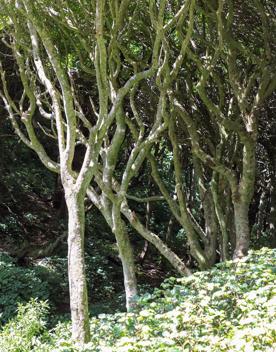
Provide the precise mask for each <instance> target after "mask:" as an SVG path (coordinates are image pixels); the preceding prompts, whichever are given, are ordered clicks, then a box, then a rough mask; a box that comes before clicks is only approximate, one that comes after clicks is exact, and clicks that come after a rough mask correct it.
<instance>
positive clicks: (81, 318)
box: [66, 193, 90, 343]
mask: <svg viewBox="0 0 276 352" xmlns="http://www.w3.org/2000/svg"><path fill="white" fill-rule="evenodd" d="M66 204H67V207H68V277H69V291H70V308H71V319H72V337H73V340H74V341H77V342H80V343H86V342H89V340H90V329H89V313H88V297H87V286H86V278H85V264H84V223H85V212H84V202H83V199H82V197H81V196H80V195H78V194H74V193H71V194H69V195H68V194H66Z"/></svg>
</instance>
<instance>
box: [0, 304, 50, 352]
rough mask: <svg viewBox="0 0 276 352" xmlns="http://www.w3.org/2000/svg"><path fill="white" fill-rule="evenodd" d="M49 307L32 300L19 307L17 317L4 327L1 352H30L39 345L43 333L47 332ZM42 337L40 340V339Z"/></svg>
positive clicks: (0, 339) (0, 337)
mask: <svg viewBox="0 0 276 352" xmlns="http://www.w3.org/2000/svg"><path fill="white" fill-rule="evenodd" d="M47 312H48V305H47V303H46V302H43V301H40V302H39V301H37V300H35V299H31V300H30V302H29V303H27V304H26V305H21V304H20V305H19V307H18V313H17V317H16V319H14V320H11V321H10V322H9V323H7V324H6V325H5V326H4V329H3V330H2V331H1V333H0V351H1V352H2V351H3V352H4V351H5V352H30V351H32V348H33V347H34V346H36V348H37V346H38V345H39V343H40V340H41V338H42V333H43V332H46V321H47V319H46V318H47ZM38 336H39V337H40V340H39V339H38Z"/></svg>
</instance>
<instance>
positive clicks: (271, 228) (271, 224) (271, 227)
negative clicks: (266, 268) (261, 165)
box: [268, 148, 276, 248]
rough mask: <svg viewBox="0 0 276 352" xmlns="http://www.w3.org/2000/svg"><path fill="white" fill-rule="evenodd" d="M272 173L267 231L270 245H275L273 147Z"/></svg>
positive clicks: (275, 153) (275, 165)
mask: <svg viewBox="0 0 276 352" xmlns="http://www.w3.org/2000/svg"><path fill="white" fill-rule="evenodd" d="M271 154H272V155H273V156H272V157H271V164H272V173H271V187H270V214H269V219H268V221H269V233H270V235H271V238H272V243H271V246H272V248H274V247H276V150H275V149H274V148H273V152H272V153H271Z"/></svg>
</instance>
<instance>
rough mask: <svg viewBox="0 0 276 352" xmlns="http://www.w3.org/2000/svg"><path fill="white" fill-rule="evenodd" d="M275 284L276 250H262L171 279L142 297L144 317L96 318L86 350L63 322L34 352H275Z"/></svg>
mask: <svg viewBox="0 0 276 352" xmlns="http://www.w3.org/2000/svg"><path fill="white" fill-rule="evenodd" d="M275 279H276V250H271V249H266V248H263V249H262V250H260V251H255V252H251V253H250V255H249V256H248V257H247V258H245V259H244V260H242V261H240V262H226V263H221V264H219V265H217V266H216V267H215V268H213V269H211V270H210V271H204V272H197V273H195V274H194V275H192V276H191V277H188V278H180V279H177V278H170V279H168V280H166V281H165V282H164V283H163V284H162V285H161V288H160V289H156V290H155V291H154V292H153V293H152V294H146V295H144V296H142V297H141V299H140V301H139V303H138V310H137V312H134V313H128V314H127V313H116V314H113V315H110V314H100V315H99V316H98V317H94V318H92V319H91V321H90V324H91V336H92V340H91V342H90V343H89V344H87V345H85V346H84V347H83V348H80V347H77V346H74V344H73V343H72V341H71V340H70V323H69V322H64V323H60V324H58V325H57V326H56V328H55V329H54V330H52V331H50V332H49V333H48V334H46V333H45V332H43V330H42V334H41V335H40V337H36V339H35V340H33V342H32V345H30V344H29V346H32V348H31V349H29V350H28V351H33V352H77V351H78V352H79V351H82V352H127V351H128V352H180V351H181V352H183V351H184V352H204V351H206V352H207V351H208V352H226V351H227V352H254V351H255V352H261V351H262V352H263V351H266V352H274V351H275V350H276V331H275V323H274V319H275V316H276V295H275V294H276V290H275ZM19 320H20V319H19ZM15 321H18V319H17V320H15ZM5 331H6V328H5ZM16 331H18V330H16ZM23 336H25V335H24V334H23ZM0 338H1V335H0ZM10 344H11V345H12V344H13V342H11V340H10ZM0 346H1V345H0ZM7 346H8V347H9V345H7ZM9 348H10V347H9ZM0 350H1V349H0ZM4 351H7V352H10V351H11V352H15V351H18V352H25V350H20V349H19V350H15V349H8V348H6V349H4Z"/></svg>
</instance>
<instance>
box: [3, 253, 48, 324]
mask: <svg viewBox="0 0 276 352" xmlns="http://www.w3.org/2000/svg"><path fill="white" fill-rule="evenodd" d="M32 297H33V298H38V299H40V300H46V299H48V298H49V285H48V283H47V282H46V281H43V280H42V279H41V278H40V277H39V275H38V273H37V272H36V270H34V269H31V268H28V269H27V268H23V267H18V266H16V265H15V264H14V263H13V260H12V258H11V257H9V256H8V255H6V254H4V253H0V325H1V324H3V323H5V322H7V321H8V320H9V319H10V318H11V317H13V315H14V314H15V313H16V309H17V304H19V303H27V302H28V301H29V300H30V299H31V298H32Z"/></svg>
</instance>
